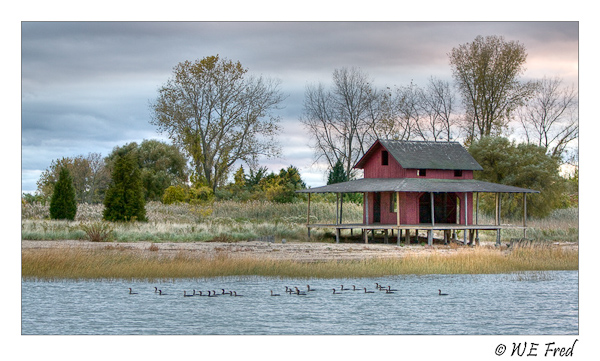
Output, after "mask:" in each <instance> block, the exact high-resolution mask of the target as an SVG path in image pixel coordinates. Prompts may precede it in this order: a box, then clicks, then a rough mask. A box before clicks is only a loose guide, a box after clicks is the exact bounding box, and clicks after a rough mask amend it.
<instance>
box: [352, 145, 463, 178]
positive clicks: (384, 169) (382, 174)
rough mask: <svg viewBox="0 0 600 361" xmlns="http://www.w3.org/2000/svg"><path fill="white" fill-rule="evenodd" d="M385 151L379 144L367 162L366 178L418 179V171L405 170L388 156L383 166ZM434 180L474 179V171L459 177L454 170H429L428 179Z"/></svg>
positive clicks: (365, 167) (365, 168)
mask: <svg viewBox="0 0 600 361" xmlns="http://www.w3.org/2000/svg"><path fill="white" fill-rule="evenodd" d="M384 151H385V149H384V148H383V146H381V145H380V144H377V145H376V146H375V148H374V149H373V151H372V154H373V155H372V156H371V157H369V159H367V160H366V162H365V166H364V177H365V178H418V177H419V176H418V175H417V169H404V168H402V166H401V165H400V164H399V163H398V162H397V161H396V160H395V159H394V157H392V156H391V154H390V155H388V165H382V152H384ZM425 178H432V179H473V171H472V170H463V171H462V175H461V176H459V177H457V176H456V175H455V172H454V170H448V169H427V173H426V177H425Z"/></svg>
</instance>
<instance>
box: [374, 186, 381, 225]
mask: <svg viewBox="0 0 600 361" xmlns="http://www.w3.org/2000/svg"><path fill="white" fill-rule="evenodd" d="M373 198H374V200H373V223H381V193H375V194H374V197H373Z"/></svg>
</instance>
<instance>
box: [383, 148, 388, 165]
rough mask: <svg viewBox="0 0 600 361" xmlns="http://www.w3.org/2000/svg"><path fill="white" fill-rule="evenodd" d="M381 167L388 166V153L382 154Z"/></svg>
mask: <svg viewBox="0 0 600 361" xmlns="http://www.w3.org/2000/svg"><path fill="white" fill-rule="evenodd" d="M381 165H388V152H387V150H384V151H382V152H381Z"/></svg>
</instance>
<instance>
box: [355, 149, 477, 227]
mask: <svg viewBox="0 0 600 361" xmlns="http://www.w3.org/2000/svg"><path fill="white" fill-rule="evenodd" d="M383 152H387V150H386V149H385V148H384V147H383V146H382V145H381V144H376V145H375V147H374V148H373V149H372V150H371V151H370V153H371V155H370V156H369V158H368V159H365V163H364V168H363V169H364V177H365V178H419V177H420V176H419V175H418V169H404V168H402V166H401V165H400V163H398V162H397V161H396V159H394V157H392V155H391V154H389V153H388V156H387V164H385V163H386V162H385V155H384V154H383ZM458 173H459V174H457V172H455V171H454V170H447V169H427V170H426V175H425V176H424V178H432V179H473V171H472V170H462V171H460V172H458ZM392 195H393V197H396V194H395V193H390V192H382V193H381V196H380V197H381V198H380V199H381V200H380V205H379V209H380V217H379V218H380V220H379V222H377V223H381V224H396V222H397V220H398V219H397V215H396V209H394V210H393V211H392V212H390V202H392V200H391V198H390V196H392ZM421 195H423V193H415V192H403V193H400V223H401V224H419V223H422V222H421V220H420V219H419V218H420V215H419V211H420V209H419V207H420V202H419V199H420V197H421ZM449 196H451V197H457V198H458V202H456V205H457V210H456V212H458V213H459V218H460V220H459V223H460V224H465V211H464V208H463V205H464V204H465V203H464V197H465V194H464V193H450V194H449ZM367 197H368V205H369V211H368V215H369V221H368V223H369V224H373V223H375V222H374V221H375V212H374V207H375V199H376V195H375V193H373V192H370V193H368V194H367ZM451 202H454V200H453V201H451ZM434 203H435V202H434ZM467 205H468V211H467V219H468V223H469V224H473V193H467ZM365 207H366V206H365ZM366 213H367V212H365V214H364V215H363V222H364V221H366Z"/></svg>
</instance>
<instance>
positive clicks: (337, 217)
mask: <svg viewBox="0 0 600 361" xmlns="http://www.w3.org/2000/svg"><path fill="white" fill-rule="evenodd" d="M335 224H340V194H339V193H336V194H335Z"/></svg>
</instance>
